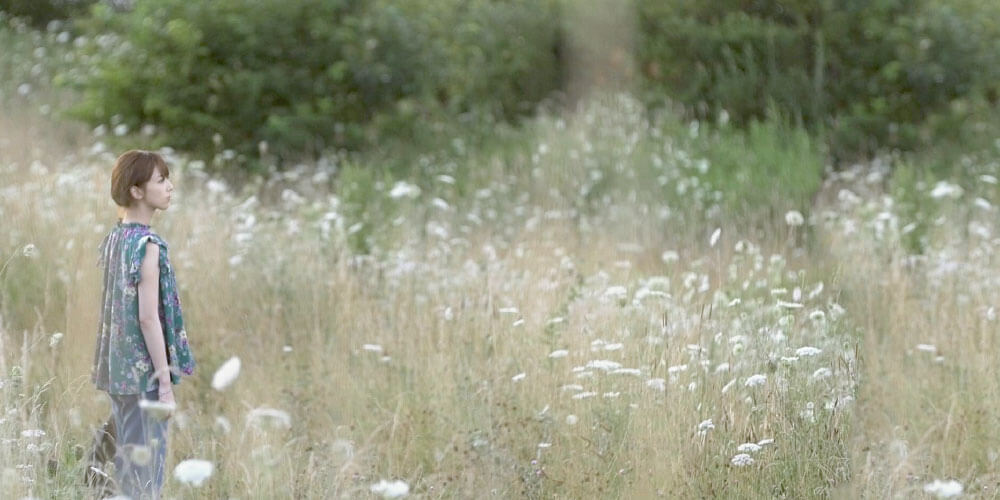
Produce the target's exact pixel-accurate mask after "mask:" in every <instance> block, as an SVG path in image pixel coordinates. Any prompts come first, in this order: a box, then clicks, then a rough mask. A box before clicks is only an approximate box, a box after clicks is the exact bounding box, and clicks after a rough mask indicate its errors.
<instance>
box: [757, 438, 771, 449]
mask: <svg viewBox="0 0 1000 500" xmlns="http://www.w3.org/2000/svg"><path fill="white" fill-rule="evenodd" d="M772 443H774V439H773V438H764V439H761V440H760V441H757V445H758V446H760V447H762V448H763V447H764V446H767V445H769V444H772Z"/></svg>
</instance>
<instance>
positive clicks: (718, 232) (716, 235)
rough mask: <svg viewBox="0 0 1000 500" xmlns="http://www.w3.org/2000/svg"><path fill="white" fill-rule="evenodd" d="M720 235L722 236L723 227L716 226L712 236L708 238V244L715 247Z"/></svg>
mask: <svg viewBox="0 0 1000 500" xmlns="http://www.w3.org/2000/svg"><path fill="white" fill-rule="evenodd" d="M719 236H722V228H716V229H715V231H713V232H712V236H711V237H710V238H709V239H708V246H710V247H715V244H716V243H718V242H719Z"/></svg>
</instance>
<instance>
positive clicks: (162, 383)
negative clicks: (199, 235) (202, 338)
mask: <svg viewBox="0 0 1000 500" xmlns="http://www.w3.org/2000/svg"><path fill="white" fill-rule="evenodd" d="M169 176H170V170H169V168H168V167H167V163H166V161H164V159H163V158H162V157H161V156H160V155H158V154H156V153H153V152H149V151H137V150H133V151H128V152H126V153H124V154H122V155H121V156H119V157H118V160H117V161H116V162H115V166H114V169H113V171H112V173H111V198H112V199H114V201H115V203H116V204H117V205H118V206H119V207H121V208H120V209H119V211H120V213H124V217H122V218H121V219H120V220H119V222H118V224H117V225H116V226H115V227H114V228H113V229H112V230H111V232H110V233H109V234H108V235H107V236H106V237H105V238H104V242H103V243H102V244H101V250H100V254H101V257H100V261H99V265H101V266H103V267H104V293H103V300H102V306H103V307H102V309H101V319H100V325H99V329H98V337H97V348H96V352H95V354H94V368H93V374H92V380H93V381H94V384H95V385H96V386H97V388H98V389H99V390H102V391H105V392H107V393H108V395H109V396H110V398H111V416H110V417H109V419H108V423H107V424H105V426H104V429H102V431H99V432H98V435H97V440H96V442H95V445H94V450H93V451H92V453H91V461H92V464H91V465H90V467H88V470H87V475H86V476H87V482H88V483H89V484H91V485H95V486H97V485H100V483H102V482H103V481H102V479H104V478H107V479H111V478H108V476H107V474H105V473H104V472H103V471H101V470H100V468H101V467H102V466H103V462H104V461H105V460H107V459H108V458H111V457H110V455H111V452H112V450H113V453H114V463H115V476H114V478H113V479H114V483H115V484H116V485H117V488H116V490H117V492H119V493H121V494H123V495H127V496H129V497H131V498H133V499H136V500H137V499H140V498H154V499H155V498H159V495H160V490H161V488H162V486H163V470H164V461H165V458H166V449H167V421H166V419H162V418H156V417H155V416H154V415H153V414H151V413H148V412H146V411H144V410H143V407H145V406H146V405H147V403H144V402H142V400H146V401H158V402H159V403H162V405H167V406H168V407H174V406H175V405H176V400H175V399H174V394H173V384H177V383H179V382H180V375H181V374H184V375H190V374H191V373H192V372H193V371H194V358H193V357H192V354H191V349H190V346H189V345H188V341H187V332H185V330H184V320H183V318H182V316H181V307H180V302H179V300H178V298H177V284H176V279H175V277H174V271H173V267H172V266H171V265H170V260H169V259H168V258H167V243H166V242H165V241H164V240H163V239H162V238H161V237H160V236H159V235H157V234H156V233H154V232H153V231H152V228H151V227H150V222H151V221H152V218H153V215H154V214H155V213H156V211H157V210H166V209H167V207H169V206H170V198H171V194H172V193H173V190H174V188H173V184H172V183H171V182H170V180H169V179H168V177H169ZM162 405H161V406H162ZM105 486H106V484H105Z"/></svg>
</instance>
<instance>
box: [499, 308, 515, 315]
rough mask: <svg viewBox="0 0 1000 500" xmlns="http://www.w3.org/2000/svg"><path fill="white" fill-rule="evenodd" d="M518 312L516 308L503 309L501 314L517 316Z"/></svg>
mask: <svg viewBox="0 0 1000 500" xmlns="http://www.w3.org/2000/svg"><path fill="white" fill-rule="evenodd" d="M517 313H518V310H517V308H516V307H501V308H500V314H517Z"/></svg>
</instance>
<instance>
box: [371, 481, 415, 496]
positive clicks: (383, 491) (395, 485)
mask: <svg viewBox="0 0 1000 500" xmlns="http://www.w3.org/2000/svg"><path fill="white" fill-rule="evenodd" d="M370 489H371V492H372V493H374V494H376V495H379V496H381V497H382V498H400V497H404V496H406V495H409V494H410V485H408V484H406V483H405V482H403V481H386V480H385V479H383V480H381V481H379V482H377V483H375V484H373V485H372V486H371V488H370Z"/></svg>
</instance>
